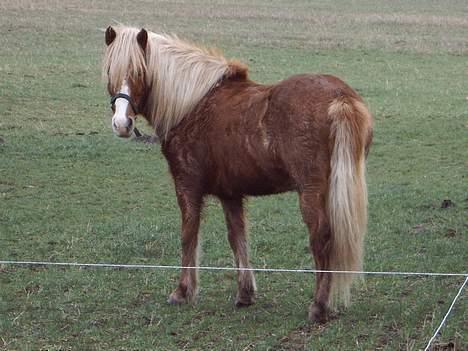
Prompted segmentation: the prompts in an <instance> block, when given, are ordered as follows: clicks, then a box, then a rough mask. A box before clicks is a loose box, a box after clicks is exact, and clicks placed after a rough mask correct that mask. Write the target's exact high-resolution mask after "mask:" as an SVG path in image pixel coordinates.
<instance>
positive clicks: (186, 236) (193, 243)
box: [168, 187, 202, 304]
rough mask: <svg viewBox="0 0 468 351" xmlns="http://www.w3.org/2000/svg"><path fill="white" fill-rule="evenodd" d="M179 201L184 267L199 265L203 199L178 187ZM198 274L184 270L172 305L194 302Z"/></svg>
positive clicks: (192, 270) (191, 269)
mask: <svg viewBox="0 0 468 351" xmlns="http://www.w3.org/2000/svg"><path fill="white" fill-rule="evenodd" d="M176 193H177V201H178V203H179V207H180V210H181V214H182V237H181V241H182V267H196V266H197V265H198V260H197V256H198V229H199V226H200V212H201V206H202V198H201V197H199V196H196V195H193V194H190V193H187V192H180V191H179V190H178V189H177V187H176ZM197 284H198V272H197V269H196V268H182V272H181V275H180V280H179V286H178V287H177V288H176V289H175V290H174V292H173V293H172V294H171V295H170V296H169V300H168V302H169V303H171V304H182V303H186V302H193V300H194V299H195V297H196V294H197Z"/></svg>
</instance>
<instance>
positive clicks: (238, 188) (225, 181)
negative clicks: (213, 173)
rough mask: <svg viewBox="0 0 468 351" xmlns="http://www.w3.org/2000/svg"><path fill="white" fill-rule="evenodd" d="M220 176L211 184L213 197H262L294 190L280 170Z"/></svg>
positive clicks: (292, 184) (287, 176)
mask: <svg viewBox="0 0 468 351" xmlns="http://www.w3.org/2000/svg"><path fill="white" fill-rule="evenodd" d="M254 173H255V174H252V173H237V172H232V173H231V172H230V173H229V174H227V175H226V176H222V175H220V176H219V177H217V181H215V182H213V184H212V191H210V192H211V193H213V195H217V196H220V197H223V196H224V197H238V196H262V195H271V194H278V193H283V192H286V191H291V190H294V189H295V187H294V183H293V182H292V180H291V179H290V177H289V175H288V174H286V173H285V172H284V171H282V170H269V171H268V172H254Z"/></svg>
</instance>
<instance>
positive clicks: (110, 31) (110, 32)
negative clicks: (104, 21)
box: [106, 26, 117, 45]
mask: <svg viewBox="0 0 468 351" xmlns="http://www.w3.org/2000/svg"><path fill="white" fill-rule="evenodd" d="M116 36H117V33H115V30H114V28H112V27H111V26H109V27H107V29H106V45H110V44H112V42H113V41H114V39H115V37H116Z"/></svg>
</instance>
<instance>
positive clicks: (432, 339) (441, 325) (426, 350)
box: [424, 277, 468, 351]
mask: <svg viewBox="0 0 468 351" xmlns="http://www.w3.org/2000/svg"><path fill="white" fill-rule="evenodd" d="M466 282H468V277H466V279H465V281H464V282H463V284H462V286H461V287H460V289H459V290H458V294H457V295H456V296H455V298H454V299H453V301H452V304H451V305H450V307H449V309H448V311H447V313H446V314H445V317H444V318H443V319H442V322H440V325H439V327H438V328H437V329H436V331H435V333H434V335H433V336H432V338H431V339H430V340H429V342H428V343H427V346H426V348H425V349H424V351H429V348H430V347H431V344H432V342H433V341H434V339H435V338H436V337H437V335H438V334H439V332H440V330H441V329H442V327H443V325H444V324H445V321H446V320H447V318H448V316H449V315H450V313H451V312H452V309H453V306H455V302H457V299H458V297H459V296H460V295H461V293H462V291H463V288H464V287H465V285H466Z"/></svg>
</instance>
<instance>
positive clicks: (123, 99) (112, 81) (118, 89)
mask: <svg viewBox="0 0 468 351" xmlns="http://www.w3.org/2000/svg"><path fill="white" fill-rule="evenodd" d="M105 40H106V45H107V49H106V54H105V57H104V66H103V73H104V74H105V75H106V78H107V90H108V92H109V94H110V96H111V107H112V110H113V112H114V115H113V116H112V129H113V130H114V133H115V134H116V135H118V136H119V137H124V138H128V137H129V136H131V135H132V133H133V128H134V125H135V119H136V116H137V115H138V114H139V113H141V112H142V111H141V109H142V108H143V105H144V100H145V96H146V91H147V87H146V85H147V83H146V59H145V57H146V50H147V44H148V32H147V31H146V30H145V29H142V30H140V31H138V30H137V29H135V28H126V27H117V28H116V29H114V28H112V27H108V28H107V30H106V35H105Z"/></svg>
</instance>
